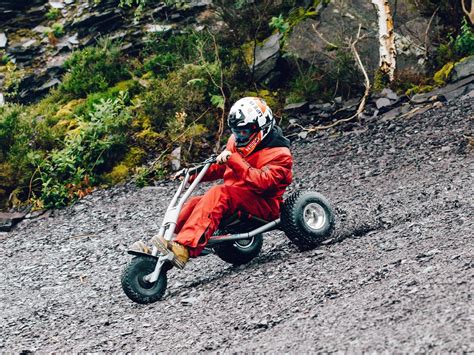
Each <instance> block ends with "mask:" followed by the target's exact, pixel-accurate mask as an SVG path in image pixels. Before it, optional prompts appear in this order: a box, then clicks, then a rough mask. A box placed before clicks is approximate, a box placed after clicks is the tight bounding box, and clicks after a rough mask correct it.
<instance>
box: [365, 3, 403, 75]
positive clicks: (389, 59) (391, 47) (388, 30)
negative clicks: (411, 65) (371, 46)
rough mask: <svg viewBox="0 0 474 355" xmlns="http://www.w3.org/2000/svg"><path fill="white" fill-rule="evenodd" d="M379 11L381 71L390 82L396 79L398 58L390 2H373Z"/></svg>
mask: <svg viewBox="0 0 474 355" xmlns="http://www.w3.org/2000/svg"><path fill="white" fill-rule="evenodd" d="M371 2H372V4H373V5H374V7H375V9H376V10H377V17H378V23H379V51H380V60H379V69H380V71H381V72H382V73H384V74H387V75H388V78H389V80H390V81H393V79H394V78H395V68H396V57H397V51H396V49H395V34H394V31H393V19H392V13H391V11H390V5H389V4H388V0H371Z"/></svg>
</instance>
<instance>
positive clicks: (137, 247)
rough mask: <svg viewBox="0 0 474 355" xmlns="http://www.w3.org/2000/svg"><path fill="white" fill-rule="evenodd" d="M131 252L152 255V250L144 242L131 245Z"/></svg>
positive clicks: (140, 241) (139, 241) (138, 241)
mask: <svg viewBox="0 0 474 355" xmlns="http://www.w3.org/2000/svg"><path fill="white" fill-rule="evenodd" d="M129 250H131V251H136V252H139V253H144V254H150V255H151V249H150V248H149V247H148V246H147V245H146V244H145V243H144V242H143V241H142V240H137V241H136V242H135V243H133V244H132V245H130V248H129Z"/></svg>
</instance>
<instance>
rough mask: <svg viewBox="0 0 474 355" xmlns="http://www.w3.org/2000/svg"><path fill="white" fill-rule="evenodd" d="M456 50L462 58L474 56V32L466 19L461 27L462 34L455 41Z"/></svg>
mask: <svg viewBox="0 0 474 355" xmlns="http://www.w3.org/2000/svg"><path fill="white" fill-rule="evenodd" d="M454 50H455V51H456V53H457V54H458V55H460V56H468V55H473V54H474V32H473V31H472V29H471V26H470V25H469V24H468V23H467V20H466V18H465V17H464V18H463V20H462V25H461V32H460V34H459V35H458V36H457V37H456V39H455V40H454Z"/></svg>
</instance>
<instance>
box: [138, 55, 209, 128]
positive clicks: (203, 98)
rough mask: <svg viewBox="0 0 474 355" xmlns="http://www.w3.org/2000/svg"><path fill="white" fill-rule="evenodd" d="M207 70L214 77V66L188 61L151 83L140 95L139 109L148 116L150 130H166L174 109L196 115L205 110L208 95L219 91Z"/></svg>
mask: <svg viewBox="0 0 474 355" xmlns="http://www.w3.org/2000/svg"><path fill="white" fill-rule="evenodd" d="M208 73H211V75H213V76H217V68H216V66H214V65H195V64H187V65H185V66H183V67H182V68H180V69H178V70H176V71H174V72H172V73H170V74H169V75H168V77H167V78H166V79H156V80H154V81H153V82H152V84H151V86H150V88H149V89H148V90H147V91H146V92H145V94H144V96H143V100H142V109H143V113H144V115H145V116H147V117H149V118H150V119H151V126H152V128H153V130H155V131H156V132H160V131H162V130H163V129H165V127H166V125H167V124H168V122H170V121H172V120H173V119H174V118H175V115H176V113H177V112H183V111H184V112H186V113H193V114H199V113H202V112H204V111H206V109H207V108H208V107H209V105H210V97H212V96H213V95H215V94H217V93H218V92H217V88H216V87H214V86H213V84H212V83H211V80H210V77H209V74H208Z"/></svg>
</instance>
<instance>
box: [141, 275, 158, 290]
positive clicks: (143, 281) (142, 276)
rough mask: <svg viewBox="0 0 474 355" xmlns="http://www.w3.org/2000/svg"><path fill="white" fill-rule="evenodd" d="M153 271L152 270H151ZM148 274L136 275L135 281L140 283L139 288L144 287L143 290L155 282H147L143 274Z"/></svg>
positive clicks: (151, 286) (149, 287) (152, 285)
mask: <svg viewBox="0 0 474 355" xmlns="http://www.w3.org/2000/svg"><path fill="white" fill-rule="evenodd" d="M151 272H153V271H151ZM151 272H149V273H148V274H150V273H151ZM148 274H140V275H137V283H138V285H140V287H141V288H143V289H145V290H149V289H151V288H153V287H154V286H155V284H156V282H153V283H151V282H148V281H146V280H145V276H146V275H148Z"/></svg>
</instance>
